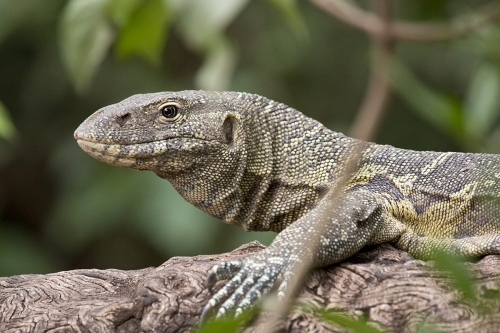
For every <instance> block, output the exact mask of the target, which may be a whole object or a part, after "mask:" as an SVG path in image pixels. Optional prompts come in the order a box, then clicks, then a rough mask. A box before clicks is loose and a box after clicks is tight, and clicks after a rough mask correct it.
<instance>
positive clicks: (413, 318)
mask: <svg viewBox="0 0 500 333" xmlns="http://www.w3.org/2000/svg"><path fill="white" fill-rule="evenodd" d="M262 248H263V246H262V245H260V244H259V243H258V242H252V243H249V244H246V245H244V246H242V247H240V248H238V249H236V250H234V251H233V252H230V253H225V254H221V255H204V256H196V257H190V258H189V257H175V258H172V259H170V260H168V261H167V262H165V263H164V264H162V265H161V266H159V267H157V268H153V267H151V268H145V269H141V270H136V271H120V270H116V269H108V270H98V269H85V270H74V271H66V272H59V273H54V274H47V275H19V276H12V277H4V278H0V332H9V333H11V332H184V331H188V330H190V329H192V328H193V327H194V326H196V325H197V323H198V320H199V315H200V312H201V309H202V308H203V306H204V305H205V303H206V302H207V301H208V299H209V298H210V294H209V292H208V291H207V290H206V288H205V287H204V280H205V277H206V275H207V272H208V270H209V269H210V268H211V267H212V266H213V265H214V264H216V263H217V262H218V261H221V260H234V259H237V258H238V257H241V256H244V255H247V254H249V253H253V252H256V251H259V250H260V249H262ZM466 266H467V268H468V269H469V271H470V272H471V275H472V276H474V277H475V278H476V280H475V283H474V285H473V286H472V288H473V289H472V290H473V292H474V293H475V296H476V299H479V300H481V303H482V304H483V305H482V306H481V307H478V306H476V304H469V305H466V304H464V303H463V302H460V301H459V300H460V299H461V295H460V291H458V290H457V289H456V288H453V287H450V285H451V283H450V282H451V281H453V277H452V276H451V274H450V273H447V272H443V271H440V270H438V269H436V268H434V265H433V262H423V261H420V260H415V259H413V258H412V257H411V256H410V255H408V254H407V253H405V252H403V251H399V250H397V249H395V248H393V247H392V246H390V245H382V246H378V247H372V248H367V249H365V250H363V251H362V252H360V253H359V254H357V255H356V256H354V257H352V258H350V259H349V260H346V261H344V262H342V263H340V264H338V265H334V266H331V267H327V268H325V269H318V270H315V271H314V272H312V274H311V275H310V278H309V279H308V280H307V282H306V284H305V287H304V289H303V291H302V292H301V293H300V295H299V301H300V302H304V303H306V304H310V305H314V306H317V307H319V308H324V309H325V308H326V309H332V310H335V311H342V312H343V313H345V314H347V316H348V317H349V318H351V319H352V318H354V319H356V318H364V319H363V320H366V323H367V324H369V325H371V326H374V327H376V328H378V329H381V330H384V331H391V332H416V331H419V330H421V329H422V328H423V327H425V326H430V327H433V328H434V329H437V330H438V331H444V332H474V333H477V332H497V331H498V330H499V327H500V311H499V309H500V296H499V295H500V287H499V281H500V256H493V255H491V256H487V257H485V258H483V259H482V260H480V261H479V262H477V263H467V264H466ZM222 285H223V283H222V282H220V283H218V285H217V286H218V287H220V286H222ZM486 301H487V302H488V303H487V304H488V305H487V307H485V306H484V304H485V303H484V302H486ZM469 303H471V302H469ZM488 313H489V314H488ZM278 324H279V325H280V328H281V330H282V331H286V332H312V331H314V332H346V331H348V330H347V329H346V328H344V327H342V326H340V325H337V324H331V323H326V322H325V321H322V320H321V319H320V318H319V316H318V315H317V314H315V313H314V312H310V311H305V310H304V309H302V308H300V307H296V308H294V309H293V310H292V312H291V314H290V315H289V316H288V318H285V319H283V320H282V321H280V322H279V323H278ZM260 325H262V321H259V320H257V321H254V323H253V324H252V325H251V326H249V327H248V328H247V329H246V330H245V331H246V332H258V331H259V328H260V327H262V326H260Z"/></svg>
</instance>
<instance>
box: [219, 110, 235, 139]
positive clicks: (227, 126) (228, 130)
mask: <svg viewBox="0 0 500 333" xmlns="http://www.w3.org/2000/svg"><path fill="white" fill-rule="evenodd" d="M235 123H236V118H235V117H234V116H233V115H227V116H226V119H224V123H223V124H222V132H223V135H224V139H226V143H227V144H228V145H232V144H233V141H234V131H235V127H236V126H235V125H236V124H235Z"/></svg>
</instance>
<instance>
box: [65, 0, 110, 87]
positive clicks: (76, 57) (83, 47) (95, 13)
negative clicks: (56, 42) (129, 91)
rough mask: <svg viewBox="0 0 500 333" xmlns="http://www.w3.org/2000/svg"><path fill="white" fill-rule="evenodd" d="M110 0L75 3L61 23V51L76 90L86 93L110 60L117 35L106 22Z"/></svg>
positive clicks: (86, 0) (78, 1)
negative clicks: (104, 62)
mask: <svg viewBox="0 0 500 333" xmlns="http://www.w3.org/2000/svg"><path fill="white" fill-rule="evenodd" d="M107 4H108V1H107V0H71V1H69V2H68V4H67V5H66V7H65V8H64V12H63V14H62V20H61V23H60V47H61V53H62V58H63V61H64V64H65V66H66V68H67V70H68V72H69V75H70V78H71V80H72V82H73V84H74V86H75V88H76V89H77V90H78V91H80V92H82V91H84V90H86V89H88V87H89V85H90V82H91V80H92V78H93V77H94V75H95V74H96V72H97V69H98V68H99V65H100V64H101V63H102V61H103V60H104V58H105V57H106V53H107V51H108V49H109V48H110V46H111V43H112V42H113V38H114V33H113V30H112V28H111V26H110V24H109V23H108V22H107V20H106V15H105V14H106V10H105V9H106V6H107Z"/></svg>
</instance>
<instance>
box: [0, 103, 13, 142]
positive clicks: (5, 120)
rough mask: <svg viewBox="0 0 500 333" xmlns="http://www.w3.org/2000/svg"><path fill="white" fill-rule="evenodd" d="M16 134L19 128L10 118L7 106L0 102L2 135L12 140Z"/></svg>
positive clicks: (0, 132)
mask: <svg viewBox="0 0 500 333" xmlns="http://www.w3.org/2000/svg"><path fill="white" fill-rule="evenodd" d="M16 135H17V130H16V128H15V127H14V124H13V123H12V120H11V119H10V116H9V113H8V112H7V108H6V107H5V105H3V104H2V102H0V137H2V138H4V139H7V140H11V141H12V140H13V139H14V138H15V137H16Z"/></svg>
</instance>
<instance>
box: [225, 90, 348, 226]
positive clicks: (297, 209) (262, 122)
mask: <svg viewBox="0 0 500 333" xmlns="http://www.w3.org/2000/svg"><path fill="white" fill-rule="evenodd" d="M252 96H254V95H250V98H251V97H252ZM252 109H253V111H252V112H247V113H245V117H244V119H243V120H244V130H245V138H246V140H245V143H244V145H245V151H246V160H245V167H244V172H243V175H242V177H241V180H240V182H239V193H240V196H239V197H241V198H242V201H241V202H239V209H238V212H237V214H236V215H235V216H234V220H235V221H234V223H236V224H239V225H241V226H242V227H243V228H244V229H245V230H258V231H269V230H270V231H276V232H280V231H281V230H283V229H284V228H286V227H287V226H288V225H290V224H291V223H293V222H294V221H295V220H297V219H298V218H300V217H301V216H302V215H304V214H305V213H307V212H308V211H309V210H310V209H311V208H312V207H314V206H315V205H316V204H317V202H318V200H319V199H320V197H321V194H322V192H323V191H325V190H326V189H327V188H328V186H329V185H330V184H331V183H332V182H333V181H334V179H335V176H336V166H337V165H339V164H340V162H339V161H341V160H342V158H345V156H344V154H345V152H346V151H347V150H348V149H349V147H350V146H351V145H352V143H354V140H353V139H351V138H348V137H346V136H344V135H343V134H341V133H336V132H333V131H330V130H329V129H327V128H326V127H324V126H323V125H322V124H321V123H319V122H318V121H316V120H314V119H311V118H309V117H306V116H304V115H303V114H302V113H300V112H298V111H297V110H295V109H293V108H290V107H288V106H286V105H284V104H281V103H277V102H274V101H272V100H269V99H265V98H262V97H260V96H258V99H257V100H256V101H254V103H253V108H252ZM252 109H250V110H252ZM318 147H321V149H318Z"/></svg>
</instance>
